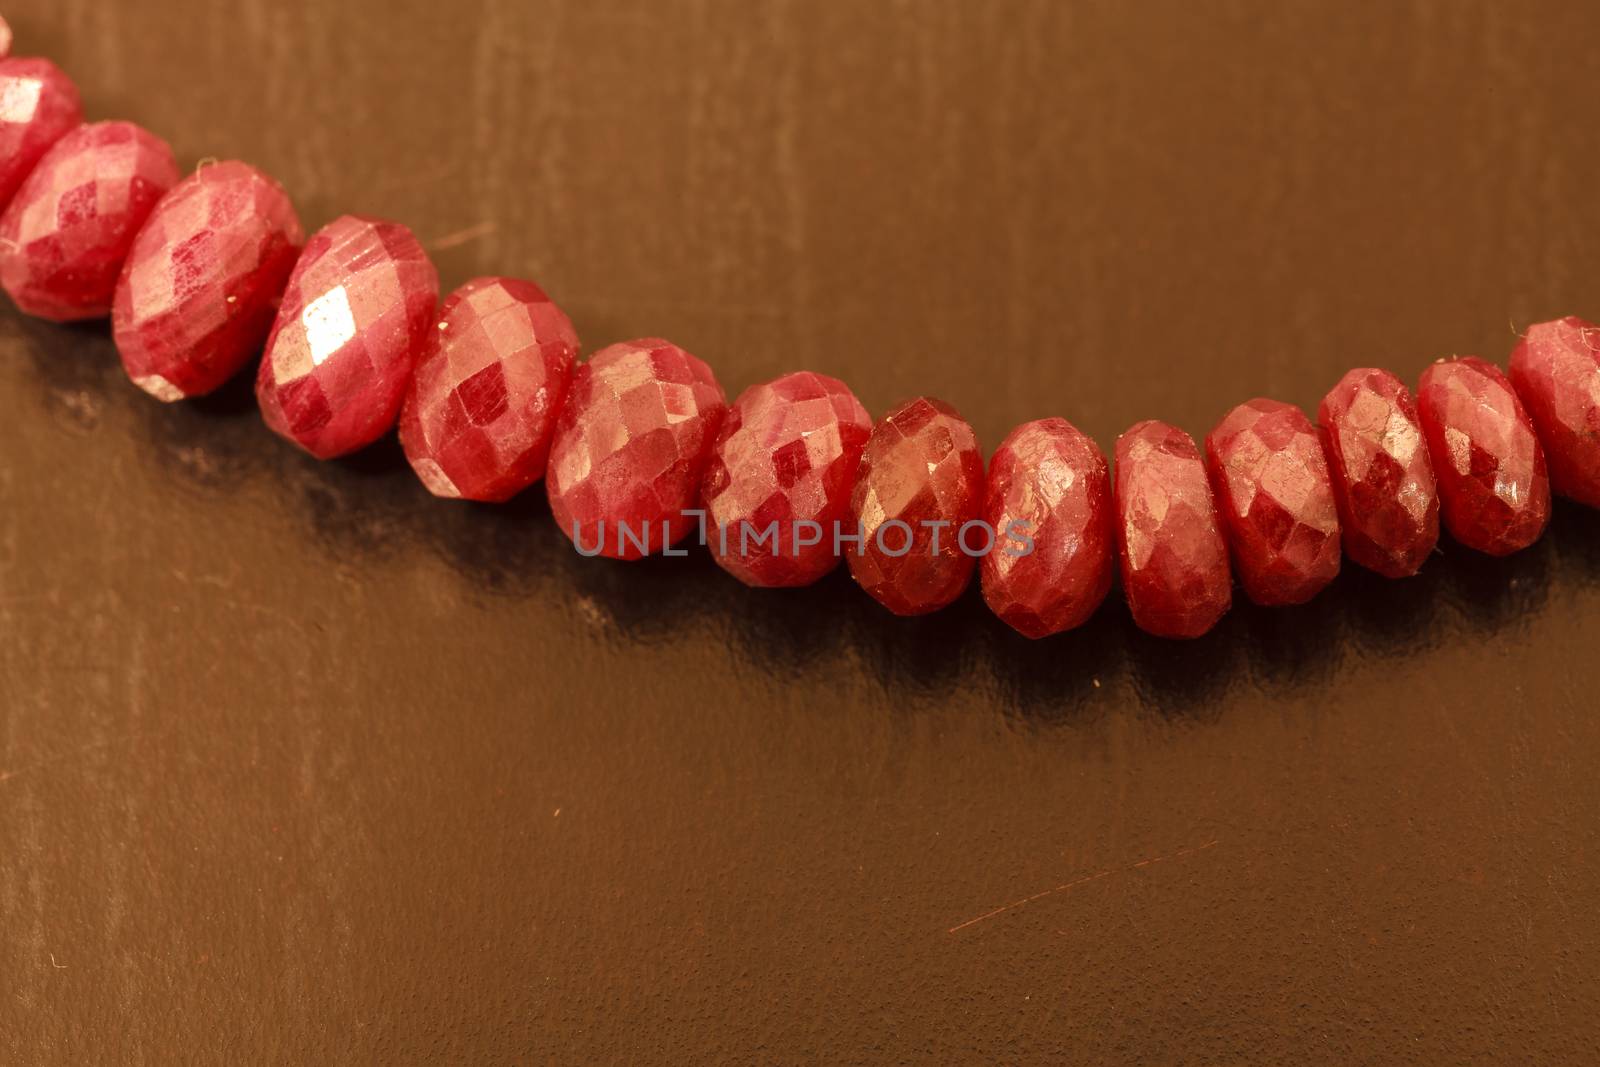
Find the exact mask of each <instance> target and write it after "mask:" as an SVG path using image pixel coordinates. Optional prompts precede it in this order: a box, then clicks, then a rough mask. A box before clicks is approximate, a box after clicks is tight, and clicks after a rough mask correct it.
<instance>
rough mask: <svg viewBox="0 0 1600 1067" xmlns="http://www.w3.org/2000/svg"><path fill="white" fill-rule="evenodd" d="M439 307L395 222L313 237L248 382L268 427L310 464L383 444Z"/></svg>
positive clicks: (337, 228)
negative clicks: (252, 379) (253, 381)
mask: <svg viewBox="0 0 1600 1067" xmlns="http://www.w3.org/2000/svg"><path fill="white" fill-rule="evenodd" d="M438 303H439V275H438V272H437V271H435V270H434V268H433V263H432V262H431V261H430V260H429V259H428V254H427V253H426V252H424V251H423V250H422V245H421V244H419V243H418V242H417V239H416V238H415V237H414V236H412V233H411V231H410V230H408V229H406V228H405V227H404V226H402V225H400V224H399V223H398V222H386V221H384V220H382V219H371V218H366V217H364V216H360V215H345V216H343V217H341V218H337V219H335V220H333V221H332V222H330V223H328V225H326V226H324V227H323V228H322V229H320V230H318V231H317V232H316V233H315V234H313V235H312V237H311V240H309V241H307V242H306V247H305V251H304V252H302V253H300V260H299V262H297V263H296V264H295V266H294V273H293V274H291V275H289V285H288V288H286V289H285V290H284V292H283V306H282V307H280V308H279V309H278V318H277V321H275V322H274V323H273V325H272V334H271V336H269V337H268V338H267V351H266V355H265V357H264V358H263V359H262V360H261V368H260V370H259V371H258V372H257V374H256V399H257V400H258V401H259V402H260V404H261V415H262V417H263V418H264V419H265V420H266V423H267V425H268V426H270V427H271V428H272V429H273V430H274V431H275V432H277V433H278V434H280V435H282V436H283V437H284V438H285V439H287V440H289V441H292V442H294V443H295V444H297V445H299V446H300V447H301V448H303V449H305V450H306V451H307V452H309V453H311V454H312V455H313V456H316V457H317V458H318V459H332V458H333V457H335V456H342V455H346V454H347V453H350V452H354V451H356V450H357V449H359V448H365V447H366V446H367V445H370V444H371V443H372V442H374V441H376V440H377V439H378V438H380V437H382V436H383V435H384V434H385V433H387V432H388V431H389V428H390V427H392V426H393V425H394V423H395V419H396V418H397V417H398V416H399V414H400V404H401V402H402V401H403V400H404V399H405V395H406V388H407V387H408V386H409V385H410V384H411V369H412V367H413V366H414V365H415V363H416V358H417V353H418V352H419V351H420V350H421V348H422V343H423V340H424V339H425V338H426V337H427V336H428V331H429V330H430V329H432V328H433V324H434V311H435V309H436V308H437V306H438Z"/></svg>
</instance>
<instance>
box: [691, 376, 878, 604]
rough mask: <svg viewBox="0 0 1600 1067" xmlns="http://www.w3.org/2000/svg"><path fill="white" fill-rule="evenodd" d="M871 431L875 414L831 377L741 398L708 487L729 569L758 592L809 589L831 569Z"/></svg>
mask: <svg viewBox="0 0 1600 1067" xmlns="http://www.w3.org/2000/svg"><path fill="white" fill-rule="evenodd" d="M871 433H872V417H871V416H870V415H868V414H867V409H866V408H864V407H862V406H861V402H860V401H859V400H857V399H856V397H855V394H854V393H852V392H851V391H850V389H849V387H848V386H846V385H845V384H844V383H843V382H841V381H839V380H838V379H837V378H830V377H828V376H827V375H825V374H813V373H812V372H810V371H800V372H798V373H795V374H785V375H784V376H783V377H781V378H774V379H773V380H772V381H770V382H765V383H763V384H761V385H753V386H751V387H750V388H748V389H746V390H745V391H744V392H743V393H741V394H739V399H738V400H736V401H734V403H733V406H732V407H731V408H729V409H728V416H727V418H726V419H725V420H723V423H722V429H721V431H720V432H719V433H718V434H717V440H716V443H715V444H714V445H713V446H712V451H711V460H710V462H709V463H708V464H707V465H706V474H705V479H704V482H703V484H702V486H701V500H702V501H703V506H704V507H705V510H706V517H707V520H708V524H709V528H710V529H711V530H713V531H716V533H715V540H714V541H713V542H712V549H713V555H714V556H715V558H716V561H717V562H718V563H719V564H721V566H722V568H723V570H725V571H727V572H728V573H729V574H731V575H733V576H734V577H735V578H738V579H739V580H740V581H741V582H744V583H745V584H746V585H754V586H797V585H810V584H811V583H812V582H815V581H816V580H817V579H819V578H821V577H822V576H823V575H825V574H827V573H828V572H829V571H831V570H833V568H834V567H835V566H837V565H838V563H839V555H838V553H837V552H836V551H835V545H834V532H835V530H836V529H837V528H838V525H839V522H840V520H842V519H843V518H844V516H845V513H846V512H847V511H848V509H849V507H850V489H851V486H852V485H853V483H854V481H855V475H856V468H857V467H858V466H859V465H860V463H861V451H862V449H863V448H864V447H866V443H867V438H868V437H869V436H870V435H871ZM774 524H776V525H774ZM769 527H770V528H771V536H768V530H769Z"/></svg>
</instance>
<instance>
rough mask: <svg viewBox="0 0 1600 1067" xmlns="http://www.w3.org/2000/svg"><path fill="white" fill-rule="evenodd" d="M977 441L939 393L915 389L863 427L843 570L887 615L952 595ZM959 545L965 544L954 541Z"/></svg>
mask: <svg viewBox="0 0 1600 1067" xmlns="http://www.w3.org/2000/svg"><path fill="white" fill-rule="evenodd" d="M983 484H984V475H983V451H982V449H980V448H979V447H978V437H977V435H976V434H974V433H973V432H972V427H971V426H969V425H967V423H966V421H965V420H964V419H962V418H961V416H960V415H959V414H957V412H956V410H955V408H953V407H951V406H950V405H949V404H946V403H945V402H944V401H942V400H933V399H931V398H929V397H918V398H917V399H915V400H910V401H907V402H906V403H904V404H901V405H900V406H899V407H897V408H895V409H894V410H893V411H891V412H889V414H887V415H885V416H884V417H883V419H882V420H881V421H879V422H878V424H877V425H876V426H875V427H873V430H872V436H871V438H869V439H868V441H867V447H866V449H865V450H864V451H863V452H862V453H861V466H860V468H859V470H858V471H857V473H856V484H855V488H854V489H853V490H852V492H851V496H850V523H851V528H850V529H849V530H848V531H846V532H848V533H852V534H860V536H861V538H862V541H861V543H860V545H859V546H858V545H846V546H844V551H846V552H847V553H848V558H849V560H850V573H851V575H853V576H854V577H855V580H856V581H857V582H858V583H859V584H860V586H861V588H863V589H865V590H866V591H867V592H868V593H870V594H871V595H872V597H873V598H874V599H875V600H877V601H878V603H880V604H882V605H883V606H884V607H886V608H888V609H889V610H890V611H892V612H894V613H895V614H896V615H922V614H925V613H927V612H930V611H937V610H938V609H939V608H942V607H944V606H945V605H946V604H949V603H950V602H951V601H953V600H955V599H956V598H957V597H958V596H960V595H961V593H962V590H964V589H966V587H967V583H968V582H969V581H970V580H971V579H972V569H973V567H974V565H975V564H976V563H977V561H978V556H979V555H981V554H982V553H983V552H984V551H987V550H988V547H992V546H986V542H985V537H984V535H983V532H982V530H981V529H978V528H976V527H975V528H974V529H972V530H967V529H966V527H967V525H968V524H969V523H973V522H975V521H976V520H979V519H980V516H981V514H982V509H983ZM964 546H965V547H964Z"/></svg>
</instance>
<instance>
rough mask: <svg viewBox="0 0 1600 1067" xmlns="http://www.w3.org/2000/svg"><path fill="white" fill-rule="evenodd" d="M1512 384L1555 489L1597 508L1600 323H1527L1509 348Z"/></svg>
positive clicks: (1599, 488)
mask: <svg viewBox="0 0 1600 1067" xmlns="http://www.w3.org/2000/svg"><path fill="white" fill-rule="evenodd" d="M1511 384H1512V385H1513V386H1515V387H1516V390H1517V395H1518V396H1519V397H1520V398H1521V400H1522V403H1523V405H1524V406H1525V407H1526V409H1527V412H1528V415H1529V416H1530V417H1531V418H1532V419H1533V425H1534V427H1535V428H1536V429H1537V430H1538V432H1539V443H1540V444H1542V445H1544V454H1545V458H1546V460H1547V461H1548V462H1549V464H1550V484H1551V485H1552V486H1553V487H1554V488H1555V491H1556V492H1558V493H1560V494H1561V495H1562V496H1565V497H1570V498H1571V499H1573V500H1576V501H1578V502H1579V503H1581V504H1587V505H1589V506H1590V507H1592V508H1600V326H1596V325H1595V324H1594V323H1592V322H1585V321H1584V320H1582V319H1579V318H1573V317H1570V316H1569V317H1567V318H1564V319H1557V320H1556V321H1555V322H1544V323H1540V324H1539V325H1537V326H1534V327H1531V328H1530V329H1529V330H1528V332H1527V334H1526V335H1524V336H1523V338H1522V340H1521V341H1519V342H1518V343H1517V347H1516V348H1515V349H1513V350H1512V352H1511Z"/></svg>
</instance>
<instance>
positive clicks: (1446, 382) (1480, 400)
mask: <svg viewBox="0 0 1600 1067" xmlns="http://www.w3.org/2000/svg"><path fill="white" fill-rule="evenodd" d="M1417 411H1418V414H1419V415H1420V417H1421V420H1422V433H1423V436H1424V437H1425V438H1426V440H1427V442H1428V451H1429V452H1430V453H1432V455H1433V469H1434V473H1435V474H1436V475H1438V478H1439V499H1440V501H1441V502H1442V504H1443V510H1444V522H1445V527H1446V528H1447V529H1448V530H1449V531H1450V534H1451V536H1452V537H1454V538H1455V539H1456V540H1457V541H1460V542H1461V543H1462V544H1464V545H1466V546H1467V547H1468V548H1475V549H1477V550H1478V551H1480V552H1487V553H1489V554H1490V555H1491V556H1504V555H1509V554H1510V553H1512V552H1515V551H1517V550H1518V549H1521V548H1526V547H1528V546H1529V545H1531V544H1533V542H1535V541H1537V540H1538V539H1539V535H1540V534H1541V533H1543V532H1544V527H1545V523H1546V522H1548V521H1549V519H1550V477H1549V474H1548V473H1547V472H1546V469H1545V458H1544V449H1543V448H1541V447H1540V446H1539V439H1538V437H1536V436H1535V435H1534V430H1533V420H1532V419H1530V418H1529V417H1528V413H1527V411H1525V410H1524V409H1523V407H1522V402H1521V401H1519V400H1518V399H1517V394H1516V392H1515V391H1514V390H1513V389H1512V388H1511V383H1510V382H1508V381H1507V380H1506V377H1505V375H1503V374H1501V373H1500V369H1499V368H1498V367H1496V366H1494V364H1492V363H1486V362H1484V361H1483V360H1481V359H1479V358H1478V357H1476V356H1460V357H1457V358H1455V359H1447V360H1440V361H1439V362H1437V363H1435V364H1433V365H1432V366H1430V367H1429V368H1428V369H1427V370H1425V371H1423V372H1422V381H1421V383H1420V384H1419V385H1418V386H1417Z"/></svg>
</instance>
